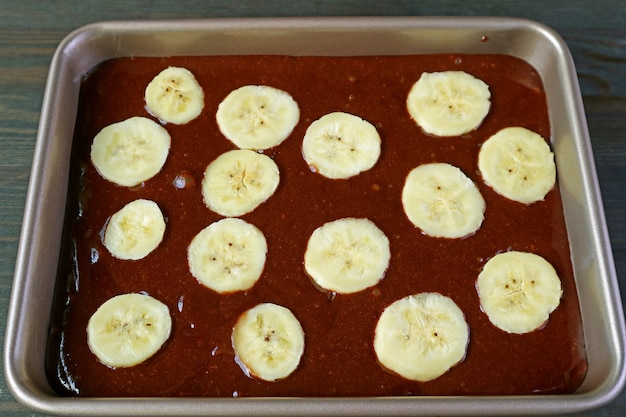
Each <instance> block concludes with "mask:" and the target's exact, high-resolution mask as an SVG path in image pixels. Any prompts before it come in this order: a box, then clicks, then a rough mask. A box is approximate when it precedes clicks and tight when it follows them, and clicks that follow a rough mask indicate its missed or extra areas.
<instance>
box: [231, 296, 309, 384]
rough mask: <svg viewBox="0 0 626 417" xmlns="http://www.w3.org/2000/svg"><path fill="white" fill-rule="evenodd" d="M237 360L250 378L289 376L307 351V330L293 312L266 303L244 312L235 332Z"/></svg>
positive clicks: (266, 378)
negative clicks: (305, 332)
mask: <svg viewBox="0 0 626 417" xmlns="http://www.w3.org/2000/svg"><path fill="white" fill-rule="evenodd" d="M232 344H233V348H234V349H235V354H236V356H235V360H236V361H237V363H238V364H239V366H240V367H241V369H242V370H243V371H244V372H245V373H246V375H248V376H250V377H256V378H259V379H262V380H264V381H276V380H279V379H283V378H286V377H287V376H289V375H291V374H292V373H293V371H295V370H296V368H297V367H298V365H299V364H300V359H301V358H302V354H303V352H304V331H303V330H302V326H301V325H300V322H299V321H298V319H297V318H296V317H295V316H294V315H293V313H292V312H291V311H290V310H289V309H287V308H285V307H282V306H279V305H276V304H271V303H263V304H258V305H257V306H255V307H253V308H251V309H250V310H247V311H246V312H244V313H243V314H242V315H241V316H240V317H239V320H237V323H236V324H235V327H234V328H233V333H232Z"/></svg>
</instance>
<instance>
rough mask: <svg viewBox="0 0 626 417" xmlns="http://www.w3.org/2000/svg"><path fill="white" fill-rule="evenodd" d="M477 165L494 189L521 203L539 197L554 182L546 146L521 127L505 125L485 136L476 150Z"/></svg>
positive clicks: (549, 152) (537, 137)
mask: <svg viewBox="0 0 626 417" xmlns="http://www.w3.org/2000/svg"><path fill="white" fill-rule="evenodd" d="M478 169H479V170H480V173H481V175H482V176H483V179H484V180H485V182H486V183H487V184H488V185H490V186H491V187H493V189H494V190H496V192H498V193H499V194H501V195H503V196H505V197H506V198H509V199H511V200H515V201H519V202H520V203H525V204H531V203H534V202H536V201H540V200H543V199H544V197H545V196H546V194H547V193H548V192H549V191H550V190H551V189H552V188H553V187H554V184H555V182H556V166H555V163H554V154H553V153H552V151H551V150H550V146H549V145H548V143H547V142H546V140H545V139H544V138H543V137H541V136H540V135H538V134H537V133H535V132H533V131H531V130H528V129H526V128H523V127H508V128H505V129H502V130H500V131H499V132H498V133H496V134H495V135H493V136H491V137H490V138H489V139H487V140H486V141H485V143H483V145H482V146H481V148H480V152H479V154H478Z"/></svg>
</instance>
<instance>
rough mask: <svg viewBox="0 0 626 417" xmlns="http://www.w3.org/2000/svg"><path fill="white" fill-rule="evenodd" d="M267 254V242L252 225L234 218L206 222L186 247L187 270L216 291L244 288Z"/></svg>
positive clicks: (258, 272)
mask: <svg viewBox="0 0 626 417" xmlns="http://www.w3.org/2000/svg"><path fill="white" fill-rule="evenodd" d="M266 255H267V242H266V240H265V236H264V235H263V233H262V232H261V231H260V230H259V229H258V228H257V227H256V226H254V225H252V224H250V223H247V222H245V221H244V220H241V219H237V218H226V219H222V220H220V221H217V222H215V223H212V224H210V225H209V226H207V227H206V228H204V229H203V230H202V231H201V232H200V233H198V234H197V235H196V236H195V237H194V238H193V239H192V241H191V244H190V245H189V247H188V248H187V260H188V263H189V270H190V271H191V274H192V275H193V276H194V277H195V278H196V279H197V280H198V281H199V282H200V283H201V284H203V285H204V286H206V287H208V288H210V289H212V290H213V291H216V292H218V293H222V294H223V293H231V292H235V291H245V290H247V289H249V288H252V286H254V284H255V283H256V282H257V281H258V279H259V277H260V276H261V273H262V272H263V268H264V267H265V257H266Z"/></svg>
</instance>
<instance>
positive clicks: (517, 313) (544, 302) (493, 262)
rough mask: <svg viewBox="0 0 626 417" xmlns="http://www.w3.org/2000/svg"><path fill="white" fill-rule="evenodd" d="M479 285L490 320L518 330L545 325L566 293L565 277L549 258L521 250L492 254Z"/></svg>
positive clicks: (522, 330)
mask: <svg viewBox="0 0 626 417" xmlns="http://www.w3.org/2000/svg"><path fill="white" fill-rule="evenodd" d="M476 289H477V291H478V296H479V298H480V306H481V308H482V310H483V311H484V312H485V313H486V314H487V317H489V320H490V321H491V322H492V323H493V324H494V325H495V326H496V327H498V328H499V329H501V330H504V331H505V332H508V333H517V334H521V333H528V332H532V331H533V330H537V329H539V328H541V327H542V326H543V325H544V324H545V323H546V322H547V321H548V318H549V316H550V314H551V313H552V312H553V311H554V310H556V308H557V307H558V306H559V303H560V301H561V295H562V294H563V290H562V289H561V280H560V279H559V277H558V275H557V273H556V271H555V270H554V267H552V265H551V264H550V263H549V262H548V261H546V260H545V259H544V258H542V257H541V256H539V255H535V254H533V253H527V252H517V251H510V252H504V253H500V254H497V255H496V256H494V257H493V258H491V259H490V260H489V261H488V262H487V263H486V264H485V266H484V267H483V270H482V272H481V273H480V274H479V275H478V279H477V281H476Z"/></svg>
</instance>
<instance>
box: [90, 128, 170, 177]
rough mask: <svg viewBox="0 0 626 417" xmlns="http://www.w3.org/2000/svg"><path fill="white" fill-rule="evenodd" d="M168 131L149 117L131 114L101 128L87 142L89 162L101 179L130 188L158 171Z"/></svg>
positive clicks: (166, 143) (167, 138)
mask: <svg viewBox="0 0 626 417" xmlns="http://www.w3.org/2000/svg"><path fill="white" fill-rule="evenodd" d="M170 143H171V138H170V134H169V133H168V132H167V130H165V129H164V128H163V126H161V125H159V124H158V123H156V122H155V121H153V120H150V119H148V118H145V117H131V118H130V119H126V120H124V121H121V122H117V123H113V124H111V125H108V126H106V127H105V128H103V129H102V130H101V131H100V132H98V134H97V135H96V136H95V137H94V139H93V143H92V145H91V161H92V163H93V165H94V167H95V168H96V170H97V171H98V173H99V174H100V175H101V176H102V177H104V178H105V179H107V180H109V181H111V182H113V183H115V184H118V185H121V186H124V187H133V186H135V185H138V184H140V183H142V182H144V181H147V180H149V179H150V178H152V177H154V176H155V175H156V174H158V173H159V171H161V168H163V164H165V160H166V159H167V155H168V154H169V151H170Z"/></svg>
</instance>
